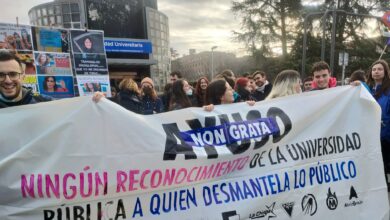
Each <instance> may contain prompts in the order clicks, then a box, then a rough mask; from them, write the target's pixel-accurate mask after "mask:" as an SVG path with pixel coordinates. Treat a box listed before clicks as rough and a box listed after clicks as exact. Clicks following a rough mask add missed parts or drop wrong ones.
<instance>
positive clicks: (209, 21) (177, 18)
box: [0, 0, 244, 55]
mask: <svg viewBox="0 0 390 220" xmlns="http://www.w3.org/2000/svg"><path fill="white" fill-rule="evenodd" d="M157 1H158V7H159V10H160V11H162V12H163V13H165V14H166V15H167V16H168V17H169V28H170V44H171V45H170V47H172V48H174V49H176V50H178V52H179V54H180V55H182V54H188V49H196V51H197V52H200V51H205V50H210V49H211V47H212V46H218V48H217V50H220V51H227V52H233V53H236V54H242V53H243V52H244V49H243V47H244V46H243V45H242V44H240V43H237V42H233V41H232V37H233V35H232V31H233V30H239V28H240V26H239V20H238V19H236V18H235V17H234V15H233V14H232V12H231V11H230V7H231V0H191V1H187V0H157ZM1 2H2V4H1V5H2V7H1V8H0V14H1V19H0V21H1V22H11V23H15V22H16V16H18V17H19V23H20V24H29V19H28V11H29V10H30V9H31V8H32V7H33V6H35V5H38V4H41V3H45V2H51V1H50V0H1Z"/></svg>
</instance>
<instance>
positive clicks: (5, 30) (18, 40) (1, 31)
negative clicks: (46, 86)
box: [0, 23, 38, 92]
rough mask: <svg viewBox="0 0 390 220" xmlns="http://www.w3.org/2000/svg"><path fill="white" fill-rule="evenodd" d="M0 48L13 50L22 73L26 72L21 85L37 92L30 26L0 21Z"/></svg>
mask: <svg viewBox="0 0 390 220" xmlns="http://www.w3.org/2000/svg"><path fill="white" fill-rule="evenodd" d="M0 49H7V50H11V51H14V52H15V54H16V56H17V57H18V58H19V59H20V61H21V62H22V65H23V69H24V73H25V74H26V77H25V78H24V80H23V85H24V86H25V87H27V88H31V89H32V90H33V92H38V85H37V83H36V81H37V80H36V76H35V65H34V56H33V53H32V50H33V43H32V38H31V27H30V26H28V25H16V24H8V23H0ZM32 75H33V76H34V77H32ZM27 76H28V77H27Z"/></svg>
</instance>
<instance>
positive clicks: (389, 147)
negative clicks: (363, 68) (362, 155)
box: [367, 60, 390, 177]
mask: <svg viewBox="0 0 390 220" xmlns="http://www.w3.org/2000/svg"><path fill="white" fill-rule="evenodd" d="M389 74H390V69H389V64H388V63H387V62H386V61H385V60H377V61H375V62H374V63H373V64H372V65H371V67H370V70H369V74H368V80H367V84H368V86H369V87H370V88H371V94H372V95H373V96H374V98H375V100H376V101H377V102H378V104H379V106H380V107H381V110H382V121H381V136H380V138H381V145H382V156H383V162H384V166H385V173H389V171H390V169H389V162H390V155H389V154H390V106H389V105H390V78H389ZM386 177H387V176H386Z"/></svg>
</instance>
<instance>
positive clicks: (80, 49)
mask: <svg viewBox="0 0 390 220" xmlns="http://www.w3.org/2000/svg"><path fill="white" fill-rule="evenodd" d="M70 34H71V38H72V50H73V53H105V51H104V41H103V32H102V31H91V30H88V31H85V30H71V31H70Z"/></svg>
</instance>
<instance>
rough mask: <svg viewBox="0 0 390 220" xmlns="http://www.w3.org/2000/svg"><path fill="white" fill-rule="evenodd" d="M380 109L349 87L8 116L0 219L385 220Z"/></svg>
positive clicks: (82, 102) (85, 102) (53, 106)
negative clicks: (257, 98) (148, 110)
mask: <svg viewBox="0 0 390 220" xmlns="http://www.w3.org/2000/svg"><path fill="white" fill-rule="evenodd" d="M294 106H303V107H300V108H297V107H294ZM380 113H381V110H380V107H379V106H378V104H377V103H376V101H375V100H374V99H373V98H372V96H371V95H370V94H369V93H368V91H367V90H366V89H365V88H363V87H350V86H346V87H338V88H334V89H329V90H325V91H315V92H310V93H305V94H301V95H294V96H289V97H284V98H278V99H274V100H268V101H262V102H258V103H256V105H255V106H249V105H247V104H246V103H238V104H232V105H221V106H216V107H215V109H214V111H212V112H205V111H204V110H203V109H202V108H189V109H182V110H178V111H173V112H168V113H163V114H158V115H151V116H142V115H137V114H135V113H132V112H129V111H127V110H126V109H124V108H122V107H120V106H119V105H116V104H115V103H113V102H110V101H109V100H106V99H104V100H102V101H101V102H99V103H98V104H96V103H93V101H92V100H91V99H90V98H86V97H81V98H74V99H68V100H60V101H55V102H49V103H42V104H36V105H28V106H21V107H14V108H7V109H3V110H0V121H1V122H2V125H3V126H0V133H1V134H2V136H3V137H6V138H3V139H2V141H1V148H0V177H1V179H0V192H1V195H2V196H1V197H0V219H4V220H10V219H12V220H17V219H30V220H36V219H45V220H48V219H93V220H100V219H148V220H153V219H171V220H175V219H213V220H214V219H216V220H218V219H220V220H227V219H273V218H275V219H291V218H292V219H304V220H306V219H336V220H337V219H343V220H345V219H386V220H387V219H389V216H388V214H389V202H388V197H387V188H386V183H385V178H384V170H383V162H382V157H381V150H380V149H381V148H380V141H379V132H380V118H381V117H380Z"/></svg>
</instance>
